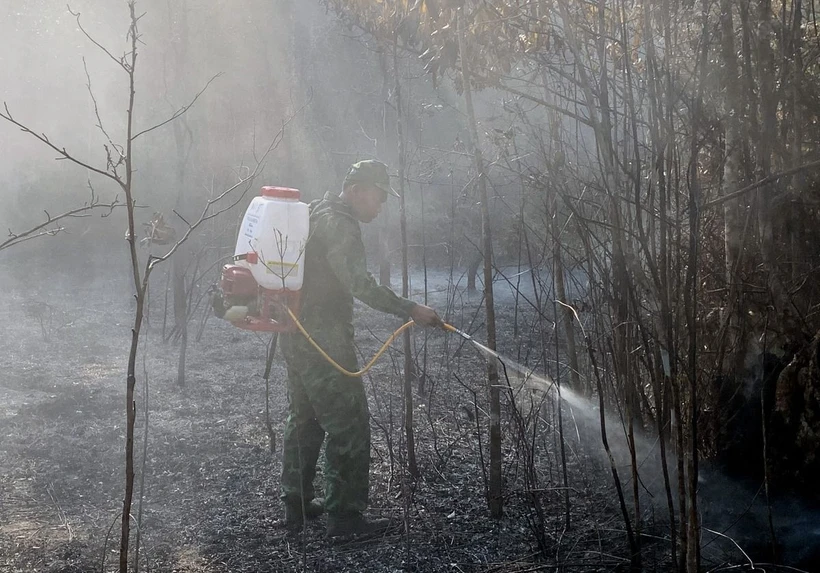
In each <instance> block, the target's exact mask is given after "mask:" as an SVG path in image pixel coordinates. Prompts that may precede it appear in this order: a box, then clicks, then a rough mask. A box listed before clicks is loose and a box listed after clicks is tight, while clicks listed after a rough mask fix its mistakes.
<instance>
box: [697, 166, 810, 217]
mask: <svg viewBox="0 0 820 573" xmlns="http://www.w3.org/2000/svg"><path fill="white" fill-rule="evenodd" d="M815 167H820V159H816V160H815V161H811V162H809V163H806V164H804V165H798V166H797V167H793V168H792V169H787V170H786V171H781V172H780V173H773V174H772V175H769V176H768V177H764V178H763V179H761V180H760V181H758V182H756V183H752V184H751V185H747V186H746V187H744V188H743V189H739V190H737V191H735V192H734V193H729V194H728V195H724V196H723V197H718V198H717V199H714V200H712V201H709V202H708V203H706V204H705V205H704V206H703V208H704V209H709V208H711V207H717V206H718V205H723V204H724V203H725V202H726V201H731V200H732V199H737V198H738V197H740V196H741V195H745V194H746V193H748V192H749V191H754V190H755V189H757V188H758V187H762V186H764V185H767V184H769V183H772V182H774V181H777V180H778V179H782V178H783V177H788V176H789V175H794V174H795V173H800V172H801V171H807V170H809V169H813V168H815Z"/></svg>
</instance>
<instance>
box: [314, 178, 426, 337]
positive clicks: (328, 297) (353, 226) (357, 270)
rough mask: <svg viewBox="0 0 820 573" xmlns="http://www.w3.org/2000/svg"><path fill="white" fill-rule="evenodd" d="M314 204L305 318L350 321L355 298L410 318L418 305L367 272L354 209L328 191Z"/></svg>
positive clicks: (316, 321) (385, 310) (373, 306)
mask: <svg viewBox="0 0 820 573" xmlns="http://www.w3.org/2000/svg"><path fill="white" fill-rule="evenodd" d="M310 207H311V209H310V236H309V238H308V242H307V246H306V249H305V279H304V284H303V286H302V311H301V316H302V319H303V321H306V322H311V323H314V324H321V323H323V322H325V321H331V322H335V323H345V324H350V323H352V322H353V298H354V297H355V298H357V299H359V300H360V301H362V302H363V303H365V304H366V305H368V306H370V307H372V308H374V309H376V310H379V311H382V312H387V313H390V314H395V315H396V316H399V317H402V318H407V317H408V316H409V314H410V310H411V309H412V308H413V307H414V306H415V303H414V302H413V301H411V300H408V299H406V298H402V297H400V296H398V295H396V294H395V293H394V292H393V291H392V290H390V289H389V288H388V287H385V286H379V284H378V283H377V282H376V279H374V278H373V275H371V274H370V273H369V272H368V270H367V260H366V258H365V250H364V243H363V242H362V231H361V227H359V222H358V221H357V220H356V218H355V217H354V216H353V214H352V212H351V211H350V208H349V207H348V206H347V205H346V204H345V203H343V202H342V201H341V200H340V199H339V197H338V196H336V195H333V194H331V193H330V192H328V193H327V194H326V195H325V197H324V199H322V200H321V201H315V202H313V203H311V205H310Z"/></svg>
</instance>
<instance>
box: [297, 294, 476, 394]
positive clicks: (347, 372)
mask: <svg viewBox="0 0 820 573" xmlns="http://www.w3.org/2000/svg"><path fill="white" fill-rule="evenodd" d="M285 310H287V311H288V314H289V315H290V319H291V320H292V321H293V324H295V325H296V328H298V329H299V332H301V333H302V335H304V337H305V338H307V341H308V342H310V344H311V346H313V348H315V349H316V351H317V352H318V353H319V354H321V355H322V358H324V359H325V360H327V362H328V364H330V365H331V366H333V367H334V368H335V369H336V370H338V371H339V372H341V373H342V374H344V375H345V376H351V377H354V378H358V377H360V376H364V375H365V374H366V373H367V371H368V370H370V369H371V368H373V365H374V364H375V363H376V361H377V360H378V359H379V358H381V355H382V354H384V353H385V351H386V350H387V347H388V346H390V345H391V344H393V341H394V340H396V338H397V337H398V336H399V334H401V333H402V332H404V331H405V330H407V329H408V328H410V327H411V326H414V325H415V324H416V323H415V322H414V321H413V320H410V321H408V322H405V323H404V324H402V325H401V326H400V327H399V328H397V329H396V332H394V333H393V334H391V335H390V338H388V339H387V341H386V342H385V343H384V344H382V347H381V348H379V351H378V352H376V354H375V355H374V356H373V358H371V359H370V362H368V363H367V365H366V366H365V367H364V368H362V369H361V370H358V371H356V372H351V371H350V370H348V369H346V368H345V367H344V366H342V365H341V364H339V363H338V362H336V361H335V360H333V358H332V357H331V356H330V355H329V354H328V353H327V352H325V351H324V350H322V347H321V346H319V344H318V343H317V342H316V341H315V340H313V337H312V336H311V335H310V334H309V333H308V331H307V330H305V327H304V326H302V323H301V322H299V319H298V318H296V315H295V314H293V311H292V310H290V308H288V307H287V306H285ZM441 327H442V328H443V329H444V330H446V331H448V332H453V333H455V334H458V335H459V336H461V337H463V338H465V339H467V340H472V338H471V337H470V336H469V335H468V334H467V333H465V332H462V331H461V330H459V329H457V328H456V327H455V326H453V325H452V324H447V323H446V322H442V323H441Z"/></svg>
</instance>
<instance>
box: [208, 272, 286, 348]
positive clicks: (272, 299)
mask: <svg viewBox="0 0 820 573" xmlns="http://www.w3.org/2000/svg"><path fill="white" fill-rule="evenodd" d="M220 288H221V290H222V297H223V304H224V306H225V308H226V309H230V308H231V307H247V309H248V312H247V314H246V315H245V317H244V318H241V319H239V320H232V321H231V324H233V325H234V326H237V327H239V328H244V329H245V330H254V331H257V332H293V331H295V330H296V324H295V323H294V322H293V320H291V318H290V316H289V315H288V312H287V309H290V310H291V312H293V314H295V315H297V316H298V315H299V307H300V300H301V293H300V291H293V290H276V291H274V290H268V289H265V288H262V287H260V286H259V285H258V284H257V283H256V280H254V278H253V275H252V274H251V271H250V270H249V269H247V268H246V267H241V266H239V265H225V266H224V267H222V280H221V281H220Z"/></svg>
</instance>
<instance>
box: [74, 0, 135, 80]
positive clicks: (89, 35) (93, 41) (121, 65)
mask: <svg viewBox="0 0 820 573" xmlns="http://www.w3.org/2000/svg"><path fill="white" fill-rule="evenodd" d="M66 8H68V13H69V14H71V15H72V16H74V18H76V19H77V27H78V28H79V29H80V31H81V32H82V33H83V34H84V35H85V37H86V38H88V39H89V41H91V43H92V44H94V45H95V46H97V47H98V48H99V49H100V50H102V51H103V52H104V53H105V54H106V55H107V56H108V57H109V58H111V60H112V61H114V63H116V64H117V65H118V66H120V67H121V68H122V69H124V70H125V71H128V69H127V68H126V67H125V65H124V64H123V62H122V60H120V59H117V58H115V57H114V54H112V53H111V52H109V51H108V49H107V48H106V47H105V46H103V45H102V44H100V43H99V42H98V41H97V40H95V39H94V38H92V37H91V34H89V33H88V32H86V31H85V28H83V25H82V23H81V22H80V13H79V12H74V11H73V10H72V9H71V6H70V5H68V4H66Z"/></svg>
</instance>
